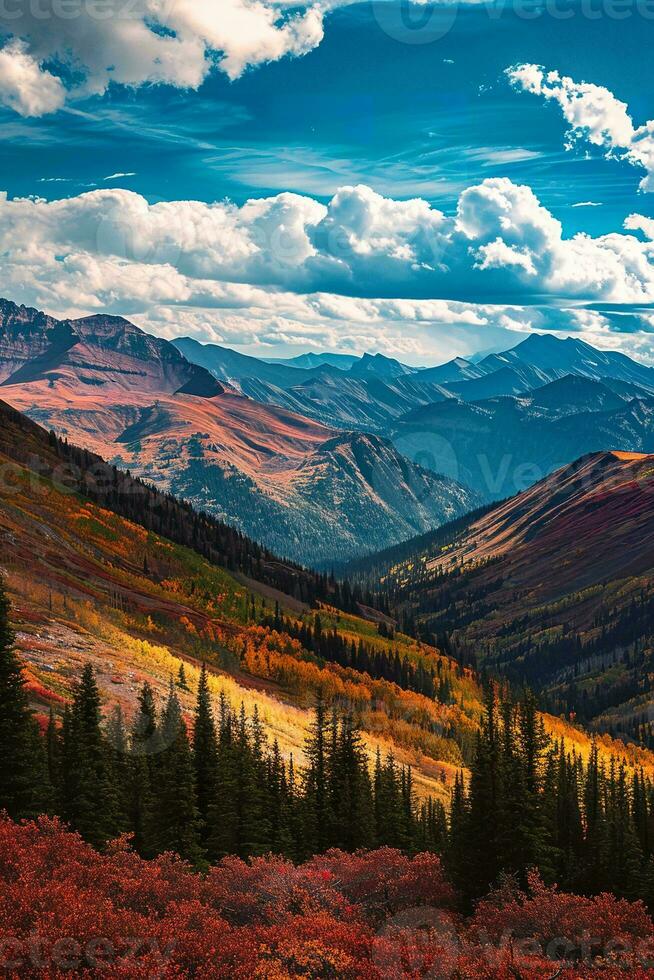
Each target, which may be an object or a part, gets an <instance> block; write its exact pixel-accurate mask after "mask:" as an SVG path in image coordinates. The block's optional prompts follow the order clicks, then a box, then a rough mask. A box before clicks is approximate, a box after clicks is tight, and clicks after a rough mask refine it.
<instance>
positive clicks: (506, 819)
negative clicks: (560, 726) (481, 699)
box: [446, 684, 654, 908]
mask: <svg viewBox="0 0 654 980" xmlns="http://www.w3.org/2000/svg"><path fill="white" fill-rule="evenodd" d="M653 852H654V791H653V787H652V783H651V780H650V779H649V778H648V777H646V776H645V774H644V772H643V771H642V769H641V770H640V771H633V772H630V771H628V770H627V767H626V765H625V763H624V762H618V761H616V759H615V758H614V757H612V758H611V761H610V763H608V764H607V763H606V762H605V761H604V760H602V758H601V757H600V752H599V749H598V746H597V744H595V743H592V747H591V750H590V754H589V756H588V758H587V759H583V758H582V757H581V755H580V754H579V753H577V752H575V751H574V750H571V749H569V748H568V747H567V746H566V745H565V742H564V740H563V739H558V740H557V739H552V738H551V737H550V736H548V735H547V733H546V732H545V729H544V727H543V722H542V719H541V718H540V716H539V714H538V712H537V710H536V705H535V700H534V697H533V696H532V695H531V694H526V695H524V696H523V697H522V698H521V699H520V700H519V701H517V702H516V701H515V700H514V699H513V698H512V697H511V695H510V693H509V691H508V689H504V690H500V691H498V688H497V685H495V684H489V685H488V686H487V688H486V692H485V704H484V719H483V722H482V725H481V728H480V730H479V733H478V735H477V744H476V750H475V757H474V760H473V763H472V766H471V771H470V778H469V780H468V782H467V783H464V780H463V777H462V776H459V777H457V779H456V782H455V786H454V792H453V796H452V805H451V813H450V821H449V833H448V842H447V847H446V862H447V865H448V867H449V870H450V873H451V876H452V878H453V880H454V882H455V883H456V884H457V885H458V887H459V888H460V890H461V891H462V893H463V895H464V896H465V897H466V898H467V900H468V902H472V901H474V900H475V899H478V898H480V897H481V896H482V895H484V894H486V893H487V892H488V890H489V888H490V887H491V886H492V884H493V883H495V882H497V881H498V880H499V878H500V876H502V875H507V874H508V875H514V876H515V877H516V878H517V879H518V881H519V883H520V884H522V885H523V884H524V883H525V881H526V874H527V871H528V869H530V868H537V869H538V870H539V871H540V873H541V875H542V877H543V879H544V880H545V881H546V882H548V883H557V884H558V885H560V887H561V888H563V889H564V890H567V891H577V892H581V893H583V894H598V893H600V892H603V891H611V892H613V893H614V894H616V895H618V896H620V897H624V898H628V899H636V898H642V899H644V900H645V901H646V902H647V904H648V905H649V907H650V908H653V907H654V853H653Z"/></svg>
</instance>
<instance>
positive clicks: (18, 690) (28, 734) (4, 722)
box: [0, 582, 50, 818]
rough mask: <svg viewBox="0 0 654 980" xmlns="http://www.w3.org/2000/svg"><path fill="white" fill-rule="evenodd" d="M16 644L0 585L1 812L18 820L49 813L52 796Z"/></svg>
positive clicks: (6, 602) (7, 604) (2, 586)
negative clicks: (48, 808)
mask: <svg viewBox="0 0 654 980" xmlns="http://www.w3.org/2000/svg"><path fill="white" fill-rule="evenodd" d="M13 643H14V634H13V631H12V629H11V626H10V624H9V603H8V600H7V596H6V593H5V589H4V584H3V583H1V582H0V745H1V746H2V764H1V765H0V809H5V810H7V812H8V813H9V815H10V816H12V817H14V818H17V817H30V816H35V815H36V814H38V813H40V812H42V811H43V810H45V809H47V806H48V803H49V795H50V794H49V780H48V777H47V773H46V759H45V752H44V747H43V745H42V742H41V738H40V736H39V731H38V728H37V725H36V722H35V720H34V719H33V717H32V714H31V712H30V709H29V704H28V700H27V695H26V693H25V687H24V681H23V677H22V674H21V669H20V664H19V662H18V658H17V656H16V654H15V652H14V648H13Z"/></svg>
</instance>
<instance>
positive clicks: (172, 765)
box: [153, 681, 202, 865]
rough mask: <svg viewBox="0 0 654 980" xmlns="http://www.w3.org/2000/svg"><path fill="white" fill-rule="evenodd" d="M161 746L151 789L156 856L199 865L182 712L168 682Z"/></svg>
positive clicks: (196, 819)
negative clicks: (168, 853) (171, 856)
mask: <svg viewBox="0 0 654 980" xmlns="http://www.w3.org/2000/svg"><path fill="white" fill-rule="evenodd" d="M159 740H160V743H161V745H162V746H163V748H162V752H161V758H160V764H159V778H158V781H157V784H156V786H155V787H154V798H155V810H154V819H153V837H154V842H155V848H156V850H157V851H158V852H162V851H175V852H176V853H177V854H179V855H180V856H181V857H183V858H185V859H186V860H187V861H190V862H191V863H192V864H194V865H199V864H200V862H201V861H202V849H201V846H200V833H199V815H198V810H197V808H196V805H195V785H194V773H193V759H192V756H191V748H190V746H189V741H188V735H187V731H186V725H185V724H184V720H183V718H182V709H181V705H180V703H179V700H178V698H177V694H176V693H175V688H174V686H173V683H172V681H171V685H170V691H169V694H168V700H167V702H166V705H165V707H164V710H163V712H162V715H161V722H160V728H159Z"/></svg>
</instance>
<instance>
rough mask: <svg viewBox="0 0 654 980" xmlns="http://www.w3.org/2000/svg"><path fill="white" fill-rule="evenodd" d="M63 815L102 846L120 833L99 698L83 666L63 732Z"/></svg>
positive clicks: (89, 668)
mask: <svg viewBox="0 0 654 980" xmlns="http://www.w3.org/2000/svg"><path fill="white" fill-rule="evenodd" d="M64 742H65V744H64V749H63V759H64V763H63V764H64V767H65V769H66V773H65V776H64V784H65V796H64V799H63V815H64V817H65V818H66V819H67V820H68V821H69V823H70V824H71V826H72V827H73V828H74V829H75V830H77V831H79V833H80V834H81V835H82V837H84V839H85V840H87V841H88V842H89V843H91V844H94V845H96V846H99V845H102V844H104V843H106V842H107V841H108V840H110V839H111V838H112V837H115V836H116V834H117V833H119V832H120V822H119V813H118V803H117V795H116V786H115V784H114V782H113V772H112V767H111V762H110V758H109V749H108V746H107V744H106V742H105V739H104V737H103V734H102V727H101V715H100V695H99V693H98V688H97V684H96V681H95V675H94V673H93V668H92V666H91V665H90V664H85V665H84V668H83V670H82V676H81V678H80V681H79V684H78V686H77V689H76V691H75V694H74V697H73V707H72V711H71V712H70V715H69V718H68V724H67V725H66V727H65V729H64Z"/></svg>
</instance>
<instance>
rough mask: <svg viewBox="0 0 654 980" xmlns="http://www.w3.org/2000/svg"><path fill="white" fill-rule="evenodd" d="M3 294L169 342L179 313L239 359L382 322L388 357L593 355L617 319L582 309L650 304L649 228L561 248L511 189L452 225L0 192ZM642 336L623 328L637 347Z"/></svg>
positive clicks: (544, 217) (529, 196) (384, 205)
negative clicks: (98, 316)
mask: <svg viewBox="0 0 654 980" xmlns="http://www.w3.org/2000/svg"><path fill="white" fill-rule="evenodd" d="M0 279H1V281H2V283H3V289H2V291H3V293H5V294H6V295H8V296H9V297H10V298H12V299H17V300H19V301H22V302H27V303H31V304H32V305H35V306H38V307H40V308H44V309H47V310H48V311H51V312H53V313H59V314H65V315H75V314H80V313H83V312H88V311H90V310H110V311H113V312H121V313H124V314H127V315H137V316H138V315H140V316H141V318H142V322H143V321H145V322H147V323H148V324H150V325H152V323H153V322H160V323H161V324H162V329H168V327H167V324H168V322H169V320H170V319H171V318H173V317H172V314H169V313H164V312H163V311H170V310H177V311H181V310H182V309H183V310H185V311H186V312H185V314H184V317H186V319H188V318H189V317H190V318H191V320H192V321H193V323H196V324H197V323H202V324H203V327H202V329H203V330H205V332H207V331H208V328H207V327H206V324H207V323H208V322H210V323H212V324H213V328H212V329H213V330H215V331H216V332H217V333H218V334H219V335H220V339H223V340H226V341H228V342H231V343H236V342H239V343H243V342H244V340H243V339H242V338H243V337H255V336H256V337H258V338H259V341H260V342H264V343H272V342H273V340H272V339H271V338H275V337H279V338H282V337H283V338H289V337H296V338H301V337H304V341H300V340H297V341H296V342H298V343H299V342H305V343H306V342H307V340H308V338H309V337H310V336H311V334H310V330H311V329H312V328H315V329H316V330H317V331H323V335H324V334H325V332H326V334H327V335H331V332H333V331H336V332H338V333H339V335H340V336H341V337H342V338H343V337H344V338H346V339H348V343H350V346H352V347H355V346H356V344H357V343H358V340H360V339H361V338H362V337H365V335H366V333H367V332H369V331H370V330H371V329H372V328H373V325H375V324H376V325H377V327H378V328H379V331H380V333H383V332H384V330H383V329H382V327H383V328H384V329H387V330H388V333H387V334H386V335H385V340H383V342H382V340H381V339H380V341H379V343H378V346H379V347H380V348H382V349H387V350H388V349H389V347H388V345H389V344H390V343H392V345H393V346H392V348H391V349H392V350H395V352H396V353H397V352H398V349H399V350H402V349H403V346H402V345H403V344H404V343H414V342H415V336H416V334H417V333H420V331H421V330H422V331H423V332H424V331H425V330H429V329H430V328H431V327H434V326H438V328H439V329H441V330H442V329H445V328H447V329H450V328H451V329H454V328H455V327H463V326H465V327H466V328H470V329H473V328H474V329H478V330H482V331H483V330H492V329H493V328H502V329H512V330H530V329H534V328H542V329H552V330H565V329H567V330H575V331H583V332H585V333H588V334H589V336H592V337H594V338H595V339H596V338H597V337H598V336H599V335H601V334H602V333H610V332H611V331H612V330H614V329H616V322H618V329H619V321H615V320H611V319H610V318H609V319H607V318H604V317H602V316H601V315H599V314H597V313H596V312H593V311H589V312H584V315H583V316H582V313H581V311H578V312H574V306H575V305H577V304H579V305H581V304H582V303H584V302H593V303H598V302H606V303H610V304H643V305H645V304H651V303H654V227H653V226H652V220H651V219H648V218H645V217H643V216H642V215H631V216H630V217H629V218H628V219H627V222H626V229H625V231H623V232H620V233H614V234H610V235H603V236H599V237H597V238H591V237H590V236H588V235H583V234H578V235H575V236H573V237H571V238H566V237H564V235H563V231H562V227H561V224H560V222H559V221H558V220H557V219H556V218H554V217H553V215H552V214H551V213H550V212H549V211H548V210H547V209H546V208H545V207H544V206H543V205H542V204H541V203H540V202H539V200H538V199H537V197H536V196H535V194H534V193H533V191H532V190H531V189H530V188H529V187H525V186H521V185H517V184H514V183H512V181H510V180H509V179H507V178H493V179H489V180H485V181H483V182H482V183H480V184H478V185H476V186H473V187H470V188H468V189H467V190H465V191H464V192H463V193H462V194H461V196H460V197H459V200H458V203H457V208H456V213H455V215H454V216H453V217H449V216H446V215H445V214H444V213H443V212H441V211H438V210H436V209H434V208H432V207H430V206H429V204H428V203H427V202H426V201H423V200H419V199H414V200H409V201H394V200H391V199H388V198H384V197H382V196H380V195H378V194H376V193H375V192H374V191H372V190H371V189H370V188H368V187H361V186H360V187H344V188H341V190H339V191H338V193H337V194H336V195H335V196H334V198H333V199H332V200H331V201H330V202H329V203H328V204H327V205H324V204H322V203H320V202H317V201H315V200H313V199H311V198H309V197H302V196H299V195H295V194H280V195H277V196H275V197H271V198H263V199H256V200H251V201H248V202H246V203H245V204H244V205H243V206H242V207H236V206H235V205H232V204H229V203H225V202H221V203H216V204H206V203H203V202H200V201H168V202H160V203H157V204H149V203H148V202H147V201H146V200H145V198H143V197H141V196H140V195H139V194H136V193H134V192H132V191H128V190H124V189H120V188H104V189H102V190H96V191H92V192H89V193H86V194H82V195H80V196H78V197H71V198H65V199H62V200H58V201H46V200H44V199H41V198H15V199H11V200H10V199H9V198H8V197H7V195H6V194H4V195H0ZM548 296H549V297H550V301H549V302H550V304H551V305H550V308H549V309H547V310H545V311H544V310H543V302H544V299H545V298H546V297H548ZM566 301H567V302H566ZM562 306H563V307H565V309H564V310H562V309H561V307H562ZM174 316H175V317H177V319H178V320H179V318H180V317H181V316H182V314H181V313H175V315H174ZM176 322H177V321H176ZM634 322H635V321H634V318H633V316H632V319H631V320H630V322H629V324H628V326H627V323H626V321H625V330H626V329H629V330H630V331H632V332H638V329H640V328H636V329H635V328H634ZM407 325H408V326H409V327H410V329H405V328H406V327H407ZM197 329H198V330H199V329H200V328H199V327H198V328H197ZM642 329H643V330H645V329H650V327H649V324H646V323H645V321H642ZM189 330H190V328H189ZM172 332H173V333H180V332H183V327H182V326H181V325H180V324H179V323H178V324H177V328H176V329H175V330H173V331H172ZM195 332H196V335H197V331H195ZM209 335H210V336H211V334H209ZM237 335H238V336H240V338H241V339H240V340H236V339H235V337H236V336H237ZM214 339H218V337H217V336H215V337H214ZM294 342H295V341H294Z"/></svg>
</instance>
